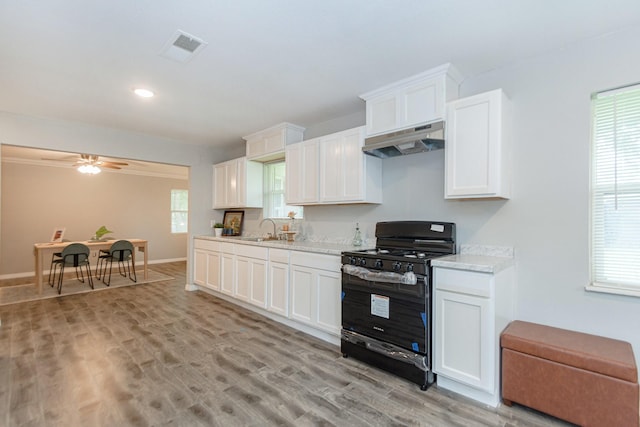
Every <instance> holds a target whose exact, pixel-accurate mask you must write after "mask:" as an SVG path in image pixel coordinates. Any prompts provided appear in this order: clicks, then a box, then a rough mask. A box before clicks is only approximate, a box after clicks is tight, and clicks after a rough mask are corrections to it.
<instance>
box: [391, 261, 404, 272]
mask: <svg viewBox="0 0 640 427" xmlns="http://www.w3.org/2000/svg"><path fill="white" fill-rule="evenodd" d="M401 268H402V264H400V263H399V262H398V261H396V262H394V263H393V271H400V269H401Z"/></svg>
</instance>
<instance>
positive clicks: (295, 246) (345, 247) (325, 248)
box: [194, 236, 369, 255]
mask: <svg viewBox="0 0 640 427" xmlns="http://www.w3.org/2000/svg"><path fill="white" fill-rule="evenodd" d="M194 238H195V239H203V240H213V241H216V242H225V243H237V244H240V245H251V246H263V247H267V248H277V249H289V250H293V251H303V252H313V253H318V254H328V255H340V254H341V253H342V252H343V251H359V250H362V249H368V248H369V247H367V246H353V245H350V244H345V243H340V242H317V241H307V240H302V241H293V242H287V241H285V240H263V241H255V240H246V238H244V239H243V237H215V236H195V237H194Z"/></svg>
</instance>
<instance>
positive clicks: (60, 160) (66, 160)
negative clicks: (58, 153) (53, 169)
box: [41, 155, 78, 162]
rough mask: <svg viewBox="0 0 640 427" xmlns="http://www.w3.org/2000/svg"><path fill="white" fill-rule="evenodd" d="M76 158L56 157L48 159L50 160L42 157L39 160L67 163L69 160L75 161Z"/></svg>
mask: <svg viewBox="0 0 640 427" xmlns="http://www.w3.org/2000/svg"><path fill="white" fill-rule="evenodd" d="M77 158H78V156H75V155H74V156H64V157H58V158H57V159H50V158H46V157H43V158H42V159H41V160H49V161H54V162H68V161H69V160H73V159H77Z"/></svg>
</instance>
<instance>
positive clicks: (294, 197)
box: [285, 138, 320, 205]
mask: <svg viewBox="0 0 640 427" xmlns="http://www.w3.org/2000/svg"><path fill="white" fill-rule="evenodd" d="M319 143H320V139H319V138H315V139H310V140H308V141H304V142H300V143H298V144H292V145H289V146H287V149H286V160H285V166H286V171H285V176H286V189H285V198H286V203H287V204H289V205H308V204H316V203H318V200H319V190H320V171H319V167H320V145H319Z"/></svg>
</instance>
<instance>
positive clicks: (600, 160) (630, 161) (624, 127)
mask: <svg viewBox="0 0 640 427" xmlns="http://www.w3.org/2000/svg"><path fill="white" fill-rule="evenodd" d="M592 107H593V130H592V138H593V147H592V170H591V177H592V178H591V179H592V182H591V268H592V272H591V280H592V283H591V286H592V287H594V288H610V289H615V290H629V291H632V292H637V291H640V85H634V86H629V87H625V88H621V89H616V90H612V91H607V92H601V93H597V94H595V95H594V96H593V97H592Z"/></svg>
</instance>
